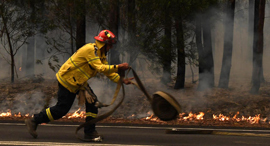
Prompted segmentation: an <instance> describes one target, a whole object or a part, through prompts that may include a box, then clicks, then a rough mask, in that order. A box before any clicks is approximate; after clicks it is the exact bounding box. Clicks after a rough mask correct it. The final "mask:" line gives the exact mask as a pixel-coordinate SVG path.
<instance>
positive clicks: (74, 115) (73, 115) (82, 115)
mask: <svg viewBox="0 0 270 146" xmlns="http://www.w3.org/2000/svg"><path fill="white" fill-rule="evenodd" d="M80 110H81V108H79V109H78V110H76V111H75V112H74V113H73V114H72V115H71V116H68V117H67V118H68V119H73V118H85V117H86V116H85V111H81V112H80V113H79V111H80ZM64 117H65V116H64Z"/></svg>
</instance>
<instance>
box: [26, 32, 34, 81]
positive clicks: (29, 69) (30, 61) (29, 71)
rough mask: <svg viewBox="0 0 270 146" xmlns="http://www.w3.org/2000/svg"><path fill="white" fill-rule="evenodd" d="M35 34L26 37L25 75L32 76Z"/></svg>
mask: <svg viewBox="0 0 270 146" xmlns="http://www.w3.org/2000/svg"><path fill="white" fill-rule="evenodd" d="M35 41H36V39H35V36H31V37H29V38H28V39H27V42H28V44H27V52H26V53H27V55H26V56H27V60H26V68H25V70H24V71H25V75H26V76H28V77H30V78H32V77H34V75H35V73H34V71H35Z"/></svg>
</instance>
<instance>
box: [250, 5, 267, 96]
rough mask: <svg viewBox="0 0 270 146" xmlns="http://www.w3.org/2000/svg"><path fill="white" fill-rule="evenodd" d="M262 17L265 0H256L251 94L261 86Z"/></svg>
mask: <svg viewBox="0 0 270 146" xmlns="http://www.w3.org/2000/svg"><path fill="white" fill-rule="evenodd" d="M264 17H265V0H257V1H255V9H254V37H253V72H252V88H251V90H250V92H251V93H253V94H258V93H259V89H260V84H261V76H262V56H263V29H264Z"/></svg>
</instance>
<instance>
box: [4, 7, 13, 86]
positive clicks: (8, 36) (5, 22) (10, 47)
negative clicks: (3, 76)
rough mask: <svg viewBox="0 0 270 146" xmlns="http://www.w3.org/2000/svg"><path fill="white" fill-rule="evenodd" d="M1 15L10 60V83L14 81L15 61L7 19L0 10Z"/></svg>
mask: <svg viewBox="0 0 270 146" xmlns="http://www.w3.org/2000/svg"><path fill="white" fill-rule="evenodd" d="M1 11H2V9H1ZM1 17H2V20H3V24H4V29H5V32H6V35H7V39H8V46H9V55H10V60H11V62H10V69H11V83H14V76H15V73H14V67H15V61H14V54H13V47H12V44H11V39H10V33H9V30H8V28H7V20H6V19H5V16H4V15H3V13H2V12H1Z"/></svg>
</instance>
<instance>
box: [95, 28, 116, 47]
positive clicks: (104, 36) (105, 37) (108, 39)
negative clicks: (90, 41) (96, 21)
mask: <svg viewBox="0 0 270 146" xmlns="http://www.w3.org/2000/svg"><path fill="white" fill-rule="evenodd" d="M94 38H95V39H96V40H98V41H100V42H103V43H106V44H107V43H108V44H115V43H116V37H115V35H114V34H113V33H112V32H111V31H109V30H102V31H101V32H100V33H99V34H98V36H95V37H94Z"/></svg>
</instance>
